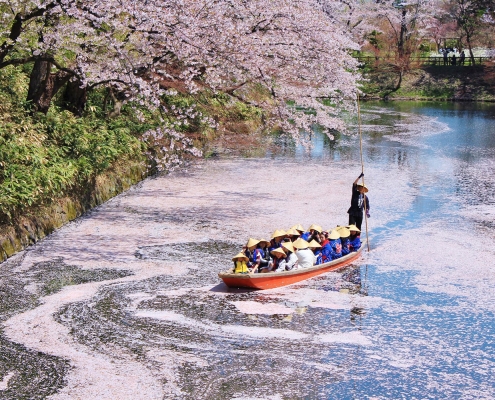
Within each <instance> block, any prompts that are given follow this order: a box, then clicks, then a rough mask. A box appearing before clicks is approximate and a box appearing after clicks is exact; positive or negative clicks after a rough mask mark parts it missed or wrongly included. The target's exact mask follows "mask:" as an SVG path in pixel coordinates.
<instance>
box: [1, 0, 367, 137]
mask: <svg viewBox="0 0 495 400" xmlns="http://www.w3.org/2000/svg"><path fill="white" fill-rule="evenodd" d="M346 7H348V5H346V3H342V2H339V1H331V0H325V1H322V0H272V1H263V0H252V1H246V0H147V1H144V0H142V1H128V0H127V1H119V0H109V1H106V2H100V1H96V0H84V1H75V0H45V1H43V0H33V1H31V0H10V1H8V2H0V11H1V16H0V26H1V32H0V68H5V67H7V66H8V65H19V64H26V63H33V69H32V72H31V82H30V86H29V93H28V100H30V101H32V102H33V105H34V108H35V110H37V111H41V112H45V113H46V112H47V110H48V108H49V106H50V104H51V101H52V99H53V96H54V95H55V94H56V93H57V92H58V91H59V90H61V89H62V88H63V89H64V91H65V92H64V96H63V97H64V99H65V100H66V101H67V104H68V107H69V109H71V110H72V111H73V112H75V113H76V114H81V113H82V112H83V110H84V106H85V99H86V96H87V92H88V91H90V90H93V89H95V88H97V87H100V86H105V87H107V88H108V90H109V91H110V94H111V96H112V98H114V99H116V100H115V101H114V103H115V104H116V105H118V104H121V103H122V102H125V101H130V100H132V101H138V102H142V103H143V104H148V105H150V106H153V107H159V106H160V97H161V96H162V95H163V93H164V90H166V89H168V88H167V87H166V85H164V84H163V82H166V81H169V82H170V81H173V80H181V81H183V82H185V84H186V85H187V87H188V89H189V90H190V91H191V92H193V93H194V92H197V91H199V90H204V89H208V90H213V91H224V92H227V93H229V94H231V95H233V96H237V97H239V98H242V93H243V88H245V87H247V86H250V85H253V84H259V85H263V86H264V87H266V88H267V89H268V90H269V92H270V93H271V94H272V96H273V101H272V102H269V104H268V103H267V104H259V105H260V106H265V107H271V108H272V110H271V111H273V115H274V116H276V117H277V120H278V123H280V124H281V125H282V126H283V128H284V129H286V130H289V131H292V132H294V133H297V132H299V131H300V130H301V129H309V128H310V126H311V125H312V124H314V123H318V124H320V125H322V126H324V127H327V128H329V129H344V125H343V123H342V122H341V120H340V119H339V118H338V113H339V110H340V107H341V106H342V105H344V103H345V100H346V99H355V97H356V90H357V89H356V81H357V78H358V75H357V73H356V67H357V63H356V61H355V60H354V59H353V58H352V57H351V55H350V50H351V49H357V48H358V47H357V45H356V44H355V43H354V42H353V41H352V40H351V39H350V37H351V36H350V34H349V16H348V15H347V13H346V12H345V11H346ZM169 93H171V92H169ZM326 98H330V99H332V107H328V106H325V105H324V104H325V102H324V101H322V99H326ZM114 111H115V110H114ZM116 111H117V112H118V110H116ZM166 111H168V112H171V110H166ZM193 112H194V111H193ZM274 123H275V122H274Z"/></svg>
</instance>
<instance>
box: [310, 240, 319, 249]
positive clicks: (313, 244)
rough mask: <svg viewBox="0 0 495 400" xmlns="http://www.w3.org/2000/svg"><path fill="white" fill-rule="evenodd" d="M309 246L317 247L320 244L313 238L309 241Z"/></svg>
mask: <svg viewBox="0 0 495 400" xmlns="http://www.w3.org/2000/svg"><path fill="white" fill-rule="evenodd" d="M309 247H312V248H318V247H321V244H319V243H318V242H317V241H316V240H314V239H313V240H312V241H311V242H309Z"/></svg>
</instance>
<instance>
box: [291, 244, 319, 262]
mask: <svg viewBox="0 0 495 400" xmlns="http://www.w3.org/2000/svg"><path fill="white" fill-rule="evenodd" d="M292 245H293V246H294V248H296V249H297V251H296V256H297V264H298V266H299V268H310V267H312V266H313V265H315V262H316V257H315V255H314V254H313V252H312V251H311V250H310V249H309V243H308V242H306V241H305V240H304V239H301V238H299V239H297V240H296V241H295V242H294V243H293V244H292Z"/></svg>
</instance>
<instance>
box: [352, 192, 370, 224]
mask: <svg viewBox="0 0 495 400" xmlns="http://www.w3.org/2000/svg"><path fill="white" fill-rule="evenodd" d="M357 187H358V185H357V184H354V183H353V184H352V197H351V207H349V210H347V213H348V214H349V225H356V226H357V227H358V229H359V230H361V224H362V223H363V210H364V199H366V210H367V211H368V212H369V211H370V201H369V199H368V196H366V195H365V194H363V193H361V192H360V191H359V190H358V189H357Z"/></svg>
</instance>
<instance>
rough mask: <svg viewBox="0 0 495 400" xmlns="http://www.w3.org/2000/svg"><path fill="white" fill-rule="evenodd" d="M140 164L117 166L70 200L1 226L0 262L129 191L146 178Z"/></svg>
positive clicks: (135, 162)
mask: <svg viewBox="0 0 495 400" xmlns="http://www.w3.org/2000/svg"><path fill="white" fill-rule="evenodd" d="M147 174H148V172H147V168H146V166H145V165H144V164H143V163H142V162H139V161H129V162H127V163H126V164H125V165H116V166H114V167H113V168H111V169H109V170H108V171H106V172H105V173H103V174H101V175H99V176H97V177H96V179H95V180H94V181H93V183H92V184H91V186H90V187H86V188H82V189H81V190H76V191H74V193H73V194H72V195H71V196H66V197H63V198H60V199H55V200H54V201H53V203H52V204H49V205H45V206H42V207H39V208H36V209H34V210H32V213H31V214H29V215H25V216H23V217H21V218H20V219H19V220H18V222H17V223H16V224H15V225H4V226H0V262H1V261H5V260H6V259H7V258H8V257H10V256H12V255H13V254H15V253H17V252H19V251H21V250H23V249H25V248H26V247H27V246H29V245H31V244H33V243H36V242H37V241H39V240H40V239H42V238H44V237H45V236H47V235H49V234H50V233H52V232H53V231H54V230H56V229H58V228H60V227H61V226H63V225H64V224H66V223H67V222H70V221H72V220H74V219H76V218H77V217H79V216H81V215H82V214H84V213H85V212H87V211H89V210H90V209H92V208H94V207H96V206H98V205H100V204H102V203H104V202H105V201H107V200H109V199H111V198H112V197H114V196H116V195H117V194H119V193H122V192H123V191H125V190H127V189H129V188H130V187H131V186H132V185H134V184H136V183H138V182H139V181H141V180H142V179H143V178H145V177H146V176H147Z"/></svg>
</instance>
